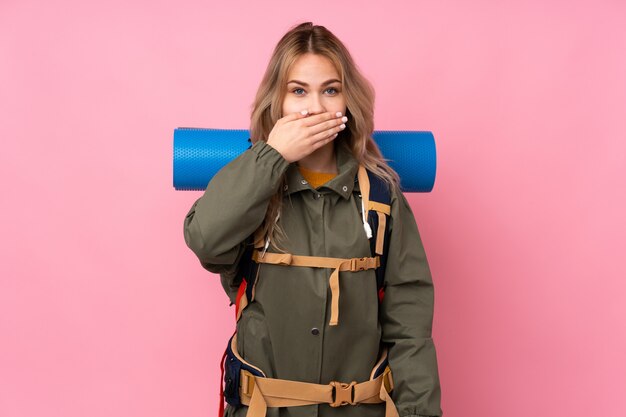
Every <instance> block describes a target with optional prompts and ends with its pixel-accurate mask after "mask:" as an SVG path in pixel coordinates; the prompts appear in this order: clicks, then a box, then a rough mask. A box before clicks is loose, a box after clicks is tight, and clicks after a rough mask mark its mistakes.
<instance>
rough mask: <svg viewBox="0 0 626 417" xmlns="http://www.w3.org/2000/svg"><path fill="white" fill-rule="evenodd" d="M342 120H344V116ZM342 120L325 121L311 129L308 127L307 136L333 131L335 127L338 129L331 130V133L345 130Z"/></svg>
mask: <svg viewBox="0 0 626 417" xmlns="http://www.w3.org/2000/svg"><path fill="white" fill-rule="evenodd" d="M343 118H345V116H344V117H343ZM343 118H341V119H340V118H333V119H331V120H327V121H325V122H322V123H319V124H317V125H315V126H311V127H309V134H311V135H315V134H318V133H322V132H325V131H329V130H333V129H335V128H337V127H339V129H335V130H333V132H339V131H341V130H343V129H345V127H346V124H345V123H346V122H344V121H343ZM341 126H343V127H341Z"/></svg>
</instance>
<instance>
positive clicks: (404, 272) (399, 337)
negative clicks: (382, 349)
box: [380, 191, 443, 417]
mask: <svg viewBox="0 0 626 417" xmlns="http://www.w3.org/2000/svg"><path fill="white" fill-rule="evenodd" d="M390 228H391V232H390V236H389V239H390V242H389V249H388V250H389V253H388V258H387V266H386V270H385V283H386V287H385V296H384V298H383V301H382V304H381V312H380V313H381V315H380V318H381V319H380V320H381V326H382V339H383V342H386V343H389V344H390V345H389V352H388V360H389V367H390V368H391V374H392V378H393V382H394V389H393V391H392V393H391V398H392V399H393V400H394V403H395V405H396V408H397V409H398V413H399V415H400V417H416V416H441V415H443V412H442V410H441V406H440V402H441V388H440V385H439V372H438V367H437V356H436V352H435V345H434V343H433V339H432V321H433V310H434V287H433V283H432V277H431V273H430V268H429V266H428V261H427V259H426V253H425V251H424V247H423V245H422V241H421V238H420V234H419V231H418V228H417V224H416V222H415V217H414V216H413V211H412V210H411V206H410V205H409V203H408V201H407V200H406V198H405V197H404V195H403V194H402V193H401V192H399V191H397V192H395V193H394V194H393V196H392V202H391V225H390Z"/></svg>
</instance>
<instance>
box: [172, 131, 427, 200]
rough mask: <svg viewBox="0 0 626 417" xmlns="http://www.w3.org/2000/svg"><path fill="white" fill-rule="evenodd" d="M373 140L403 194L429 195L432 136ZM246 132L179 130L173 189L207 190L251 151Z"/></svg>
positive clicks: (403, 134) (385, 134)
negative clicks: (232, 163)
mask: <svg viewBox="0 0 626 417" xmlns="http://www.w3.org/2000/svg"><path fill="white" fill-rule="evenodd" d="M372 138H373V139H374V141H375V142H376V144H377V145H378V148H379V149H380V151H381V153H382V154H383V157H384V158H385V159H388V160H389V161H387V162H388V164H389V165H390V166H391V167H392V168H393V169H394V170H395V171H396V172H397V173H398V175H399V176H400V180H401V181H400V186H401V188H402V191H404V192H430V191H431V190H432V189H433V185H434V184H435V173H436V169H437V158H436V156H437V155H436V150H435V138H434V137H433V134H432V133H431V132H425V131H412V130H376V131H374V133H373V135H372ZM249 139H250V132H249V131H248V130H247V129H212V128H200V127H179V128H176V129H174V188H175V189H176V190H197V191H201V190H204V189H206V186H207V184H208V183H209V181H210V180H211V178H213V176H214V175H215V174H216V173H217V172H218V171H219V170H220V169H222V167H223V166H224V165H226V164H228V163H229V162H230V161H232V160H233V159H235V158H236V157H237V156H239V155H240V154H241V153H243V152H244V151H246V150H247V149H248V148H250V147H251V145H252V142H251V141H250V140H249Z"/></svg>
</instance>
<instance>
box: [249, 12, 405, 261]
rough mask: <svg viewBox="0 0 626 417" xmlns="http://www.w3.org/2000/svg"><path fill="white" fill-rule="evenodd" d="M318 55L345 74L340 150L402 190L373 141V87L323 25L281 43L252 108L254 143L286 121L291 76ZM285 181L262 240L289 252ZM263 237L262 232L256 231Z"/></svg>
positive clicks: (299, 29) (300, 28)
mask: <svg viewBox="0 0 626 417" xmlns="http://www.w3.org/2000/svg"><path fill="white" fill-rule="evenodd" d="M306 53H313V54H319V55H322V56H324V57H326V58H328V59H329V60H330V61H331V62H332V63H333V64H334V65H335V68H336V69H337V72H338V73H339V74H340V77H341V82H342V90H343V94H344V95H345V99H346V116H347V117H348V122H347V123H346V128H345V129H344V130H342V131H340V133H339V135H338V136H337V137H336V138H335V139H334V141H335V142H337V143H335V145H336V146H346V147H347V148H348V149H349V150H350V152H352V155H354V157H355V158H356V159H357V160H358V161H359V163H360V164H362V165H363V166H365V168H367V169H368V170H370V171H371V172H372V173H374V174H376V175H377V176H379V177H380V178H382V179H383V180H384V181H385V182H386V183H387V184H388V185H389V186H390V187H392V188H393V187H395V188H396V189H397V190H399V189H400V178H399V176H398V174H397V173H396V172H395V171H394V170H393V169H392V168H391V167H390V166H389V165H388V164H387V161H388V159H385V158H384V157H383V156H382V154H381V152H380V150H379V148H378V145H377V144H376V143H375V142H374V140H373V139H372V133H373V132H374V99H375V92H374V88H373V86H372V84H371V83H370V82H369V81H368V80H367V79H366V78H365V77H364V76H363V75H362V74H361V73H360V72H359V69H358V67H357V65H356V64H355V63H354V61H353V59H352V56H351V55H350V52H348V49H347V48H346V47H345V46H344V44H343V43H342V42H341V41H340V40H339V39H338V38H337V37H336V36H335V35H334V34H332V33H331V32H330V31H329V30H328V29H326V28H325V27H324V26H320V25H313V23H311V22H304V23H300V24H298V25H296V26H293V27H292V28H291V29H290V30H289V31H288V32H287V33H286V34H285V35H284V36H283V37H282V38H281V39H280V41H279V42H278V44H277V45H276V47H275V48H274V52H273V53H272V56H271V58H270V61H269V64H268V66H267V69H266V71H265V74H264V76H263V79H262V80H261V83H260V85H259V88H258V90H257V93H256V97H255V99H254V102H253V104H252V113H251V117H250V129H249V130H250V140H251V142H252V143H253V144H254V143H256V142H257V141H259V140H263V141H267V138H268V136H269V134H270V132H271V130H272V128H273V127H274V124H275V123H276V122H277V121H278V119H280V118H281V113H282V103H283V99H284V97H285V95H286V94H287V81H288V79H287V77H288V75H289V71H290V69H291V68H292V66H293V64H294V63H295V61H296V60H297V59H298V58H299V57H300V56H301V55H303V54H306ZM286 182H287V181H286V176H285V175H283V177H282V178H281V186H280V187H279V188H278V192H277V193H276V194H275V195H273V196H272V197H271V199H270V202H269V205H268V209H267V213H266V215H265V219H264V221H263V223H262V224H261V226H260V227H261V228H262V230H261V231H260V232H261V234H260V235H261V236H262V237H263V238H266V237H269V239H270V241H271V242H272V243H273V245H274V246H275V247H276V249H277V250H279V251H282V252H284V251H285V249H283V248H282V247H281V246H280V242H281V241H283V239H285V238H287V236H286V234H285V231H284V230H283V229H282V228H281V227H280V226H279V224H278V223H277V222H276V219H277V216H278V215H279V213H280V211H281V208H282V203H283V197H284V191H283V190H284V185H285V184H286ZM257 232H258V231H257Z"/></svg>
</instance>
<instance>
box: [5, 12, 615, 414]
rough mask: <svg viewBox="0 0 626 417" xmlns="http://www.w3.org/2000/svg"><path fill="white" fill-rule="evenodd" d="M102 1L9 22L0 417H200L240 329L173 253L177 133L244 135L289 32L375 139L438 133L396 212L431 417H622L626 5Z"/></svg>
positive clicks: (200, 272)
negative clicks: (419, 320)
mask: <svg viewBox="0 0 626 417" xmlns="http://www.w3.org/2000/svg"><path fill="white" fill-rule="evenodd" d="M85 3H92V4H90V5H87V4H85ZM98 3H100V5H94V4H95V3H94V2H83V1H55V2H50V1H39V2H34V1H24V0H19V1H18V0H13V1H11V0H3V1H2V2H1V3H0V60H1V62H0V118H1V122H2V123H1V126H2V138H3V139H2V152H1V153H0V181H1V186H2V193H3V195H4V196H3V198H2V216H1V220H0V227H1V230H0V232H1V236H2V238H1V239H2V240H1V242H2V243H1V245H2V247H1V253H2V255H1V256H2V260H1V262H0V277H1V280H0V332H1V333H0V334H1V341H0V416H2V417H16V416H33V417H34V416H47V417H48V416H49V417H52V416H55V417H56V416H59V417H61V416H62V417H78V416H80V417H83V416H91V417H99V416H103V417H104V416H107V417H109V416H115V417H124V416H153V417H157V416H164V417H165V416H186V417H192V416H213V415H215V413H216V410H217V398H218V390H219V388H218V387H219V382H220V381H219V360H220V358H221V353H222V352H223V349H224V347H225V342H226V340H227V338H228V336H230V334H231V333H232V331H233V328H234V312H233V310H232V308H229V307H228V301H227V298H226V296H225V294H224V293H223V292H222V289H221V286H220V284H219V280H218V279H217V277H216V276H213V275H211V274H209V273H208V272H207V271H205V270H204V269H202V267H201V266H200V264H199V262H198V260H197V259H196V258H195V256H194V255H193V253H192V252H191V251H190V250H189V249H188V248H187V247H186V246H185V243H184V240H183V219H184V216H185V214H186V212H187V210H188V209H189V207H190V206H191V204H192V203H193V201H194V200H195V199H196V198H198V197H199V196H200V195H201V193H200V192H182V191H174V189H173V187H172V133H173V129H174V128H176V127H178V126H201V127H217V128H247V126H248V118H249V109H250V104H251V103H252V99H253V95H254V93H255V91H256V87H257V85H258V82H259V81H260V78H261V76H262V73H263V71H264V68H265V66H266V64H267V61H268V59H269V56H270V53H271V51H272V49H273V47H274V45H275V44H276V42H277V41H278V40H279V38H280V37H281V36H282V34H283V33H284V32H285V31H286V30H288V29H289V27H290V26H292V25H294V24H296V23H299V22H301V21H304V20H311V21H313V22H314V23H316V24H322V25H325V26H327V27H328V28H329V29H330V30H332V31H333V32H334V33H336V34H337V35H338V36H339V37H340V38H341V39H342V40H343V41H344V42H345V43H346V45H347V46H348V48H349V49H350V51H351V52H352V54H353V55H354V58H355V60H356V61H357V63H358V65H359V67H360V68H361V69H362V71H363V72H364V73H365V75H366V76H367V77H368V78H369V79H370V80H371V81H372V82H373V84H374V86H375V87H376V89H377V102H376V104H377V105H376V128H377V129H415V130H430V131H432V132H433V133H434V135H435V138H436V141H437V149H438V172H437V179H436V183H435V188H434V190H433V192H431V193H429V194H409V195H408V198H409V200H410V202H411V204H412V207H413V210H414V213H415V216H416V219H417V222H418V225H419V227H420V231H421V234H422V238H423V240H424V244H425V246H426V250H427V254H428V257H429V261H430V264H431V269H432V272H433V277H434V280H435V289H436V303H435V323H434V337H435V343H436V346H437V349H438V355H439V366H440V372H441V381H442V396H443V404H442V408H443V410H444V415H446V416H448V417H454V416H459V417H460V416H463V417H471V416H476V417H478V416H494V417H496V416H498V417H500V416H508V417H517V416H520V417H521V416H525V417H526V416H529V415H531V416H537V415H541V416H544V415H562V416H587V415H594V416H602V417H609V416H615V417H617V416H624V415H626V396H625V395H624V394H625V393H626V359H625V354H626V325H625V318H626V297H625V294H626V284H625V282H624V279H625V277H626V273H625V272H626V271H625V269H626V268H624V266H623V265H624V246H625V245H624V240H625V239H624V237H625V235H626V234H625V232H626V227H625V221H624V211H625V208H626V204H625V202H626V186H625V185H626V184H625V182H626V181H624V179H625V178H626V161H625V159H626V158H625V156H624V155H625V154H626V144H625V139H626V53H625V51H626V29H624V28H625V27H626V6H625V4H624V2H622V1H551V2H546V1H518V2H511V1H497V2H496V1H473V2H467V1H402V2H392V3H390V2H371V3H372V4H370V5H365V4H363V3H364V2H349V1H343V2H326V1H320V2H314V3H310V2H302V3H298V2H294V1H285V2H278V1H265V2H241V1H230V2H228V5H227V4H226V2H215V3H209V2H206V1H205V2H201V1H196V2H178V5H175V3H174V2H165V1H154V0H151V1H141V2H137V1H136V2H128V1H119V0H116V1H107V2H98ZM618 257H619V258H618Z"/></svg>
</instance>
